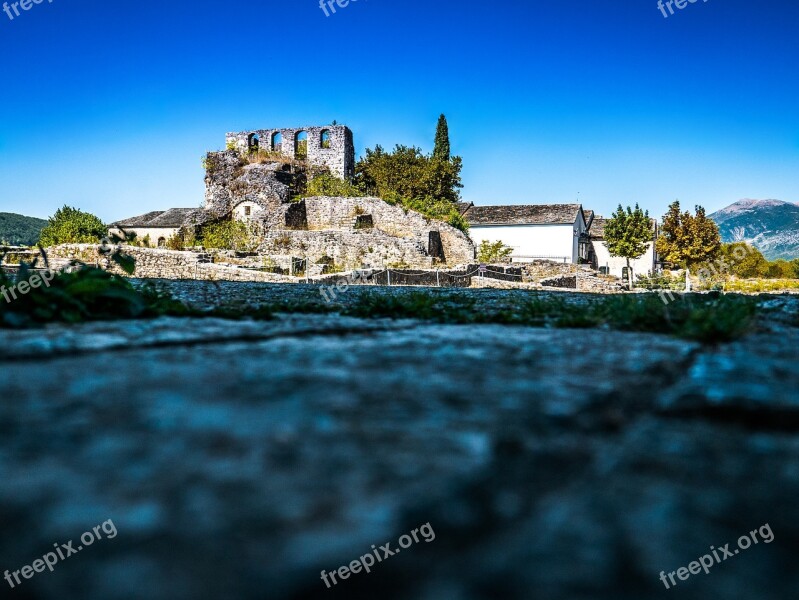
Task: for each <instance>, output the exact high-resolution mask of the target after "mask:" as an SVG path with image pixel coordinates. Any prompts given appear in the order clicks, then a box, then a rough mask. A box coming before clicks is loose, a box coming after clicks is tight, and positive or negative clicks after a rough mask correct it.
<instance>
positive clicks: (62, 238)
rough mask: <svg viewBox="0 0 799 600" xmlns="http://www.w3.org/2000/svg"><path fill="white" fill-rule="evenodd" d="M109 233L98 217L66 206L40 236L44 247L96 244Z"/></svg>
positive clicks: (51, 218) (56, 213) (48, 223)
mask: <svg viewBox="0 0 799 600" xmlns="http://www.w3.org/2000/svg"><path fill="white" fill-rule="evenodd" d="M107 233H108V227H106V225H105V223H103V222H102V221H101V220H100V219H99V218H98V217H96V216H94V215H93V214H91V213H87V212H83V211H82V210H78V209H77V208H72V207H71V206H66V205H64V207H63V208H59V209H58V210H57V211H56V212H55V214H54V215H53V216H52V217H50V219H49V220H48V221H47V225H46V226H45V227H44V229H42V233H41V235H40V236H39V245H40V246H42V247H45V248H46V247H48V246H57V245H59V244H95V243H97V242H99V241H100V240H102V239H103V238H104V237H105V236H106V234H107Z"/></svg>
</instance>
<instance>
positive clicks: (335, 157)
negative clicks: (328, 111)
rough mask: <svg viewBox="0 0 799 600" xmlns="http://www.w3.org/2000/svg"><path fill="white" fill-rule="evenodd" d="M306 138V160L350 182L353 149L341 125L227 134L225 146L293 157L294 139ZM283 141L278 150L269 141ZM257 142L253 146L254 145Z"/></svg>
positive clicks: (351, 139) (350, 140)
mask: <svg viewBox="0 0 799 600" xmlns="http://www.w3.org/2000/svg"><path fill="white" fill-rule="evenodd" d="M303 132H304V133H306V134H307V135H308V140H307V148H308V150H307V160H308V163H309V164H311V165H314V166H317V167H327V168H328V169H330V172H331V173H333V174H334V175H336V176H337V177H339V178H341V179H350V178H351V177H352V176H353V175H354V174H355V145H354V143H353V138H352V131H350V129H349V127H346V126H344V125H326V126H324V127H300V128H284V129H254V130H252V131H242V132H239V133H228V134H227V138H226V141H227V143H234V144H236V147H237V148H238V149H239V150H240V151H247V149H248V148H253V147H256V146H257V147H259V148H260V149H262V150H267V151H277V152H280V153H281V154H283V155H285V156H287V157H290V158H295V157H296V150H297V146H296V139H297V135H298V134H300V133H303ZM278 133H279V134H280V135H281V136H282V138H283V140H282V142H281V143H280V146H279V147H275V146H274V144H273V139H274V136H275V135H276V134H278ZM325 134H326V135H327V136H328V138H327V139H328V144H327V145H328V147H327V148H324V147H323V144H322V137H323V135H325ZM256 140H257V142H256Z"/></svg>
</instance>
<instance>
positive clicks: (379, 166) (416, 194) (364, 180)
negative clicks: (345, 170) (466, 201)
mask: <svg viewBox="0 0 799 600" xmlns="http://www.w3.org/2000/svg"><path fill="white" fill-rule="evenodd" d="M462 168H463V161H462V159H461V158H460V157H459V156H455V157H452V159H450V160H444V159H441V158H437V157H434V156H432V155H426V154H423V153H422V151H421V149H420V148H416V147H408V146H401V145H397V146H396V147H395V148H394V151H393V152H386V151H385V150H383V148H382V147H381V146H376V147H375V148H374V150H370V149H367V150H366V154H365V155H364V156H363V157H362V158H361V159H360V160H359V161H358V164H357V165H356V166H355V182H356V185H358V186H359V187H360V188H361V189H362V190H364V192H366V193H367V194H371V195H376V196H379V197H381V198H385V197H387V196H390V195H392V194H396V195H398V196H400V197H402V198H406V199H416V198H425V197H428V196H429V197H431V198H433V199H435V200H448V201H450V202H457V201H458V200H459V199H460V191H459V190H460V188H462V187H463V184H462V183H461V176H460V174H461V169H462Z"/></svg>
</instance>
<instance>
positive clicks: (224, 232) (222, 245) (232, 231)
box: [200, 220, 260, 252]
mask: <svg viewBox="0 0 799 600" xmlns="http://www.w3.org/2000/svg"><path fill="white" fill-rule="evenodd" d="M200 240H201V242H202V245H203V246H205V247H206V248H214V249H218V250H236V251H239V252H252V251H253V250H255V249H256V248H257V247H258V244H259V241H260V240H259V239H258V237H257V236H256V235H255V231H254V227H253V226H252V225H251V224H249V223H243V222H241V221H236V220H228V221H218V222H216V223H209V224H208V225H205V226H204V227H203V229H202V231H201V233H200Z"/></svg>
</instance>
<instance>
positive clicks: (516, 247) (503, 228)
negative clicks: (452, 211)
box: [462, 204, 593, 263]
mask: <svg viewBox="0 0 799 600" xmlns="http://www.w3.org/2000/svg"><path fill="white" fill-rule="evenodd" d="M462 214H463V216H464V217H465V218H466V220H467V221H468V222H469V228H470V230H469V233H470V236H471V238H472V240H473V241H474V243H475V244H476V245H478V246H479V245H480V244H481V243H482V242H483V241H488V242H491V243H494V242H497V241H501V242H502V243H503V244H505V245H506V246H509V247H511V248H512V249H513V254H512V256H511V259H512V260H513V261H514V262H529V261H532V260H555V261H558V262H567V263H578V262H581V258H582V259H585V258H587V254H586V250H587V245H586V241H585V240H584V236H585V234H586V232H587V231H588V221H587V220H586V215H585V212H584V211H583V207H582V205H580V204H512V205H493V206H491V205H489V206H475V205H471V206H470V207H468V209H467V210H466V211H465V212H463V213H462ZM591 215H592V218H593V212H591Z"/></svg>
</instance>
